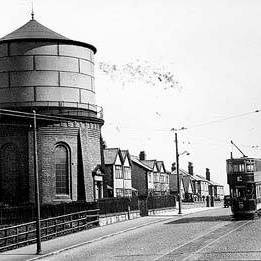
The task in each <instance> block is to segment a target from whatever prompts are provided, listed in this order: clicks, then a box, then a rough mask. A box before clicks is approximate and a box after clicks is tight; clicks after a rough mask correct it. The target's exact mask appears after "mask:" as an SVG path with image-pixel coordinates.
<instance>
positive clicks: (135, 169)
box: [131, 162, 148, 195]
mask: <svg viewBox="0 0 261 261" xmlns="http://www.w3.org/2000/svg"><path fill="white" fill-rule="evenodd" d="M131 179H132V186H133V188H135V189H137V190H138V193H139V195H147V194H148V188H147V186H148V185H147V174H146V170H145V169H144V168H141V167H140V166H139V165H137V164H136V163H135V162H132V171H131Z"/></svg>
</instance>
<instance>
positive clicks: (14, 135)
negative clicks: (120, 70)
mask: <svg viewBox="0 0 261 261" xmlns="http://www.w3.org/2000/svg"><path fill="white" fill-rule="evenodd" d="M95 53H96V48H95V47H94V46H93V45H90V44H87V43H84V42H79V41H74V40H71V39H68V38H66V37H64V36H62V35H60V34H58V33H55V32H54V31H52V30H50V29H48V28H47V27H45V26H43V25H41V24H40V23H38V22H37V21H36V20H34V18H33V16H32V19H31V20H30V21H29V22H27V23H26V24H25V25H23V26H22V27H20V28H18V29H17V30H15V31H14V32H12V33H10V34H8V35H6V36H4V37H3V38H1V39H0V109H6V110H15V111H20V112H28V113H31V112H32V111H33V110H35V111H36V113H37V114H38V115H49V116H51V117H49V118H48V120H47V118H45V119H43V118H41V117H40V116H39V117H38V121H37V123H38V136H37V138H38V154H39V176H40V192H41V201H42V203H53V202H61V201H62V202H63V201H66V202H68V201H76V200H86V201H92V200H93V191H94V180H93V173H92V172H93V170H94V169H97V166H99V165H100V164H101V156H100V133H101V126H102V125H103V119H102V110H101V108H100V107H98V106H97V105H96V103H95V87H94V86H95V85H94V54H95ZM11 114H12V113H11ZM21 115H23V114H21ZM21 115H20V117H14V116H13V115H6V114H2V116H1V124H0V161H1V162H0V191H1V192H0V203H1V202H2V203H12V202H14V203H16V202H27V201H29V202H31V201H33V195H34V178H33V131H32V128H31V122H32V120H31V119H30V118H28V117H26V116H21Z"/></svg>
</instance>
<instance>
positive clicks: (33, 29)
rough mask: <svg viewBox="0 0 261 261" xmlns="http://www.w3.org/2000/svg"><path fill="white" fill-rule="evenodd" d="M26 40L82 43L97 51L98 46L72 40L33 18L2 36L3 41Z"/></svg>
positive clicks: (0, 39)
mask: <svg viewBox="0 0 261 261" xmlns="http://www.w3.org/2000/svg"><path fill="white" fill-rule="evenodd" d="M24 40H39V41H59V42H63V43H67V44H74V45H80V46H84V47H87V48H90V49H92V50H93V51H94V53H96V51H97V50H96V48H95V47H94V46H93V45H91V44H88V43H84V42H79V41H74V40H71V39H69V38H67V37H65V36H63V35H61V34H58V33H56V32H54V31H52V30H51V29H49V28H47V27H46V26H44V25H42V24H40V23H38V22H37V21H36V20H34V19H31V20H30V21H29V22H27V23H26V24H24V25H23V26H21V27H20V28H18V29H16V30H15V31H13V32H12V33H10V34H8V35H6V36H4V37H2V38H0V43H1V42H9V41H24Z"/></svg>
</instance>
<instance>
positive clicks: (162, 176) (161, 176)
mask: <svg viewBox="0 0 261 261" xmlns="http://www.w3.org/2000/svg"><path fill="white" fill-rule="evenodd" d="M164 182H165V177H164V175H160V183H164Z"/></svg>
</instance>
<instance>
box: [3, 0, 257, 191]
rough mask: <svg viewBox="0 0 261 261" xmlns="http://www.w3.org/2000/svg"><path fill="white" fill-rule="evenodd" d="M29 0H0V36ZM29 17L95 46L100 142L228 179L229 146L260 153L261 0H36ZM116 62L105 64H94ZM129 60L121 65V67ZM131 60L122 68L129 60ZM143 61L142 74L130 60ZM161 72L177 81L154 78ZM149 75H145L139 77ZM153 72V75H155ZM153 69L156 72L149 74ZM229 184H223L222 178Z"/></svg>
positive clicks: (25, 15)
mask: <svg viewBox="0 0 261 261" xmlns="http://www.w3.org/2000/svg"><path fill="white" fill-rule="evenodd" d="M31 3H32V1H28V0H9V1H1V16H0V24H1V27H0V36H4V35H6V34H8V33H10V32H11V31H13V30H15V29H17V28H18V27H20V26H22V25H23V24H25V23H26V22H27V21H28V20H29V19H30V13H31ZM33 5H34V13H35V19H36V20H37V21H38V22H40V23H41V24H43V25H45V26H47V27H48V28H50V29H52V30H54V31H56V32H58V33H60V34H62V35H64V36H67V37H69V38H71V39H73V40H78V41H83V42H87V43H90V44H93V45H94V46H95V47H96V48H97V50H98V51H97V54H96V55H95V62H96V68H95V78H96V81H95V87H96V100H97V104H98V105H100V106H102V107H103V109H104V120H105V123H104V126H103V127H102V135H103V137H104V139H105V141H106V143H107V146H108V147H120V148H121V149H128V150H129V151H130V153H131V154H132V155H138V154H139V152H140V151H141V150H144V151H145V152H146V155H147V158H148V159H157V160H163V161H164V162H165V166H166V168H167V169H170V166H171V163H172V162H174V161H175V142H174V132H173V131H171V129H172V128H177V129H179V128H181V127H185V128H187V129H186V130H184V131H179V132H178V145H179V152H180V154H181V153H182V152H183V151H184V150H187V151H188V152H189V153H190V155H189V156H185V155H184V156H183V155H182V156H181V157H180V165H181V168H183V169H185V170H187V164H188V161H191V162H193V165H194V171H195V173H197V174H200V175H203V176H205V169H206V168H209V169H210V172H211V179H212V180H213V181H216V182H218V183H221V184H223V185H226V182H227V181H226V166H225V160H226V159H227V158H229V157H230V152H233V155H234V157H241V156H242V155H241V154H240V153H239V152H238V151H237V150H236V149H235V148H233V146H231V144H230V140H233V141H234V143H235V144H237V145H238V147H240V149H241V150H242V151H243V152H244V153H245V154H246V155H248V156H251V157H259V158H261V112H255V111H256V110H259V109H261V106H260V105H261V101H260V97H261V87H260V82H261V73H260V68H261V59H260V58H261V48H260V46H261V30H260V25H261V18H260V13H261V1H259V0H251V1H249V0H164V1H162V0H125V1H122V0H110V1H106V0H96V1H91V0H74V1H71V0H57V1H51V0H34V1H33ZM101 64H106V65H108V66H109V67H110V68H114V69H115V70H114V71H113V72H112V73H111V72H104V70H101V67H100V65H101ZM126 66H127V67H126ZM128 66H129V67H128ZM137 66H140V67H139V68H141V69H142V68H145V69H146V70H145V75H142V76H141V75H140V74H137V73H135V72H133V71H132V70H131V71H130V70H127V71H126V68H132V67H135V68H137ZM159 72H160V73H162V74H165V73H168V75H172V76H173V79H174V80H175V85H174V86H170V85H169V84H168V82H166V81H165V82H164V81H160V80H159V79H158V77H157V76H158V75H159V74H158V73H159ZM148 74H150V75H152V78H150V80H149V81H148V79H147V78H146V77H147V75H148ZM155 75H156V76H155ZM153 77H154V78H153ZM226 190H227V186H226Z"/></svg>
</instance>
